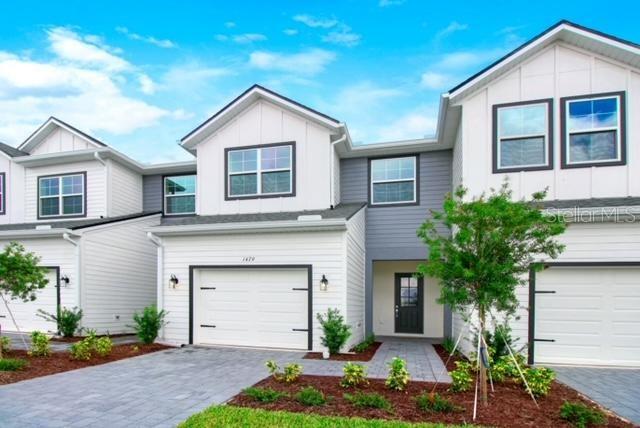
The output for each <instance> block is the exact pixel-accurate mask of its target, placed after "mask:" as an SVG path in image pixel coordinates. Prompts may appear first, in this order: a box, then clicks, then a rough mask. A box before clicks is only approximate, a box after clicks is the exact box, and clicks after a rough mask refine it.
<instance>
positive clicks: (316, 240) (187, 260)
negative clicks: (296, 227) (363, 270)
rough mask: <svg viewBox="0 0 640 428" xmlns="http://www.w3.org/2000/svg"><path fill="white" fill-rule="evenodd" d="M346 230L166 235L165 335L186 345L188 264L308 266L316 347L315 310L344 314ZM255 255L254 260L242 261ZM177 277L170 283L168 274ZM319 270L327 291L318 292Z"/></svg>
mask: <svg viewBox="0 0 640 428" xmlns="http://www.w3.org/2000/svg"><path fill="white" fill-rule="evenodd" d="M344 235H345V232H341V231H336V232H296V233H259V234H241V235H213V236H188V237H187V236H185V237H177V236H169V237H164V238H163V243H164V269H163V280H162V283H163V290H164V309H166V310H167V312H168V315H167V321H168V324H167V326H166V327H165V328H164V340H165V341H167V342H170V343H176V344H184V343H188V341H189V266H190V265H218V266H224V265H242V264H247V265H274V264H275V265H282V264H286V265H307V264H311V265H312V266H313V280H312V287H313V310H312V315H313V327H314V328H313V347H314V349H316V350H319V349H320V337H321V336H322V330H321V328H320V326H319V324H318V322H317V320H316V314H317V313H319V312H322V313H324V312H326V310H327V309H328V308H337V309H338V310H340V312H341V313H342V314H345V312H346V308H345V302H346V299H345V294H346V278H345V272H346V269H345V257H344V249H345V242H344V241H345V237H344ZM245 257H255V260H254V261H253V262H245V261H243V260H244V258H245ZM172 274H173V275H176V277H177V278H178V280H179V281H180V283H179V285H178V287H177V288H176V289H172V288H169V278H170V276H171V275H172ZM322 275H325V276H326V277H327V279H328V280H329V288H328V290H327V291H320V287H319V283H320V279H321V278H322Z"/></svg>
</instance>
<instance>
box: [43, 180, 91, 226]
mask: <svg viewBox="0 0 640 428" xmlns="http://www.w3.org/2000/svg"><path fill="white" fill-rule="evenodd" d="M66 177H80V178H81V179H82V192H81V193H62V191H63V189H62V179H63V178H66ZM53 179H57V180H58V194H57V195H48V196H42V195H40V183H41V181H42V180H53ZM85 181H86V176H85V175H84V174H61V175H54V176H47V177H38V217H39V218H41V219H46V218H57V217H84V216H85V215H86V211H87V207H86V197H85V194H86V191H87V190H86V186H87V184H86V182H85ZM70 196H81V197H82V212H79V213H71V214H64V198H65V197H70ZM54 198H57V199H58V213H57V214H47V215H44V214H42V200H43V199H54Z"/></svg>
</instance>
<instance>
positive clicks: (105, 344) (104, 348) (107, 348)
mask: <svg viewBox="0 0 640 428" xmlns="http://www.w3.org/2000/svg"><path fill="white" fill-rule="evenodd" d="M93 349H94V350H95V351H96V354H98V355H99V356H101V357H106V356H108V355H110V354H111V351H112V350H113V341H111V339H110V338H109V337H107V336H103V337H101V338H99V339H97V340H96V341H95V343H94V344H93Z"/></svg>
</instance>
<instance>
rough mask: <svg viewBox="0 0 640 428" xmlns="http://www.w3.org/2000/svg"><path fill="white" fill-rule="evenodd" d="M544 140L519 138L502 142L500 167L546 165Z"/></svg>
mask: <svg viewBox="0 0 640 428" xmlns="http://www.w3.org/2000/svg"><path fill="white" fill-rule="evenodd" d="M544 146H545V145H544V138H542V137H540V138H519V139H517V140H502V141H500V167H502V168H505V167H515V166H528V165H529V166H530V165H544V164H546V160H545V147H544Z"/></svg>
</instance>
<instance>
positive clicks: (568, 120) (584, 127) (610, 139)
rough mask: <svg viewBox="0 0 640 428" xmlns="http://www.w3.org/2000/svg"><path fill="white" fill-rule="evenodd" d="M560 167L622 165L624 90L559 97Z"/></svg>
mask: <svg viewBox="0 0 640 428" xmlns="http://www.w3.org/2000/svg"><path fill="white" fill-rule="evenodd" d="M561 102H562V167H563V168H580V167H590V166H610V165H624V164H625V163H626V141H625V126H624V120H625V93H624V92H616V93H609V94H597V95H590V96H579V97H567V98H562V101H561Z"/></svg>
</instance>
